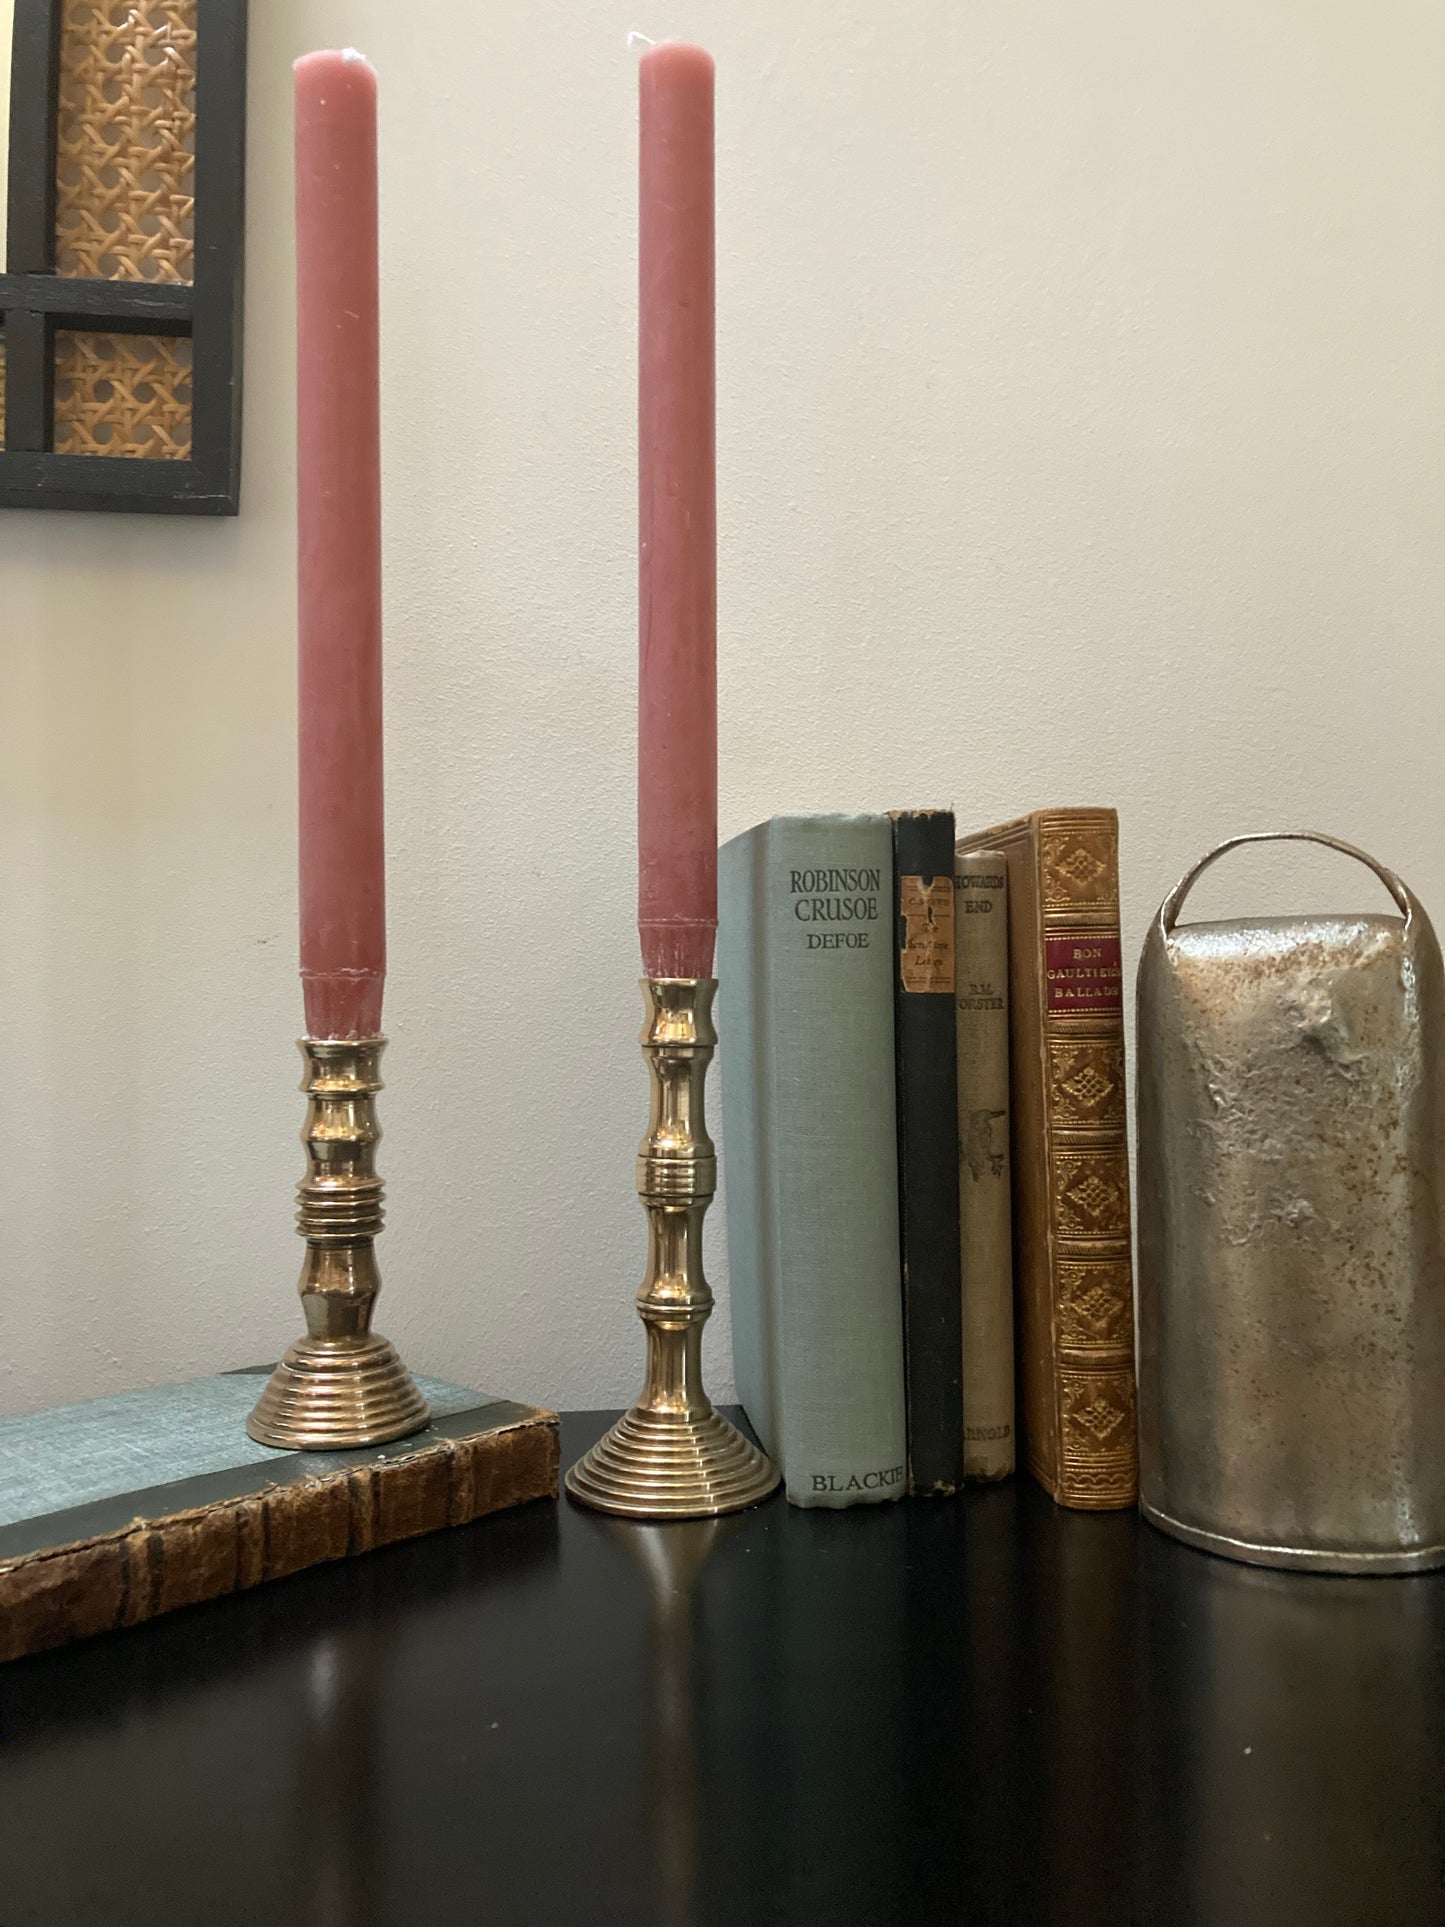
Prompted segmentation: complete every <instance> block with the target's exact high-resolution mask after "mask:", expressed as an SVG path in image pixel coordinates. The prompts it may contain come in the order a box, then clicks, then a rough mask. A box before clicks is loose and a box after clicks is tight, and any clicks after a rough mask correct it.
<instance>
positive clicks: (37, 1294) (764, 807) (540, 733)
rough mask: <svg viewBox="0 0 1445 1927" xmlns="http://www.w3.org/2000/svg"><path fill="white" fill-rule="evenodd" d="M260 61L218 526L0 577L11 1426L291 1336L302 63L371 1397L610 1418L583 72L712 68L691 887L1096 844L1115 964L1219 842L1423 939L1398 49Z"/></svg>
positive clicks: (633, 1237)
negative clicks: (405, 1389) (1037, 821)
mask: <svg viewBox="0 0 1445 1927" xmlns="http://www.w3.org/2000/svg"><path fill="white" fill-rule="evenodd" d="M462 21H464V22H465V25H461V24H459V23H460V22H462ZM252 23H253V25H252V46H251V87H250V97H251V119H250V135H249V138H250V154H251V161H250V183H249V192H250V221H249V237H248V245H249V261H248V299H247V343H246V348H247V354H246V423H245V440H246V459H245V481H244V506H243V510H242V513H241V516H240V519H239V520H238V521H234V522H222V523H210V524H206V523H195V522H190V523H188V522H178V521H166V520H146V519H144V518H132V517H120V516H117V517H113V518H99V517H82V516H68V515H34V516H29V515H22V514H18V513H10V514H6V515H4V516H3V518H0V625H3V627H0V644H3V647H0V732H3V735H0V799H3V800H0V839H3V841H0V849H3V859H0V861H3V869H0V1186H3V1196H0V1315H3V1333H0V1408H4V1409H11V1410H22V1409H25V1408H28V1407H30V1406H34V1405H38V1404H42V1403H45V1402H48V1401H51V1400H57V1399H63V1398H71V1397H78V1396H81V1395H84V1394H88V1393H93V1392H101V1391H106V1390H113V1389H119V1388H122V1387H126V1386H132V1385H138V1384H142V1383H145V1382H147V1381H150V1380H154V1379H159V1378H163V1377H166V1376H168V1375H172V1374H177V1373H183V1372H194V1371H202V1370H207V1369H213V1368H219V1367H224V1366H229V1365H237V1364H242V1363H246V1362H250V1361H253V1360H256V1359H259V1358H263V1357H266V1356H269V1355H272V1354H274V1353H275V1352H276V1351H277V1350H278V1348H279V1347H280V1346H281V1345H282V1344H283V1343H284V1342H285V1341H286V1340H287V1339H288V1338H289V1337H290V1336H292V1335H293V1332H294V1331H295V1329H296V1328H297V1307H296V1303H295V1300H294V1298H293V1297H292V1290H293V1283H294V1278H295V1274H296V1270H297V1265H298V1260H299V1245H298V1243H297V1240H296V1238H295V1236H294V1234H293V1232H292V1230H291V1203H290V1191H291V1186H292V1184H293V1182H294V1180H295V1178H296V1177H297V1175H298V1174H299V1169H300V1151H299V1147H298V1145H297V1143H296V1133H297V1130H298V1128H299V1125H300V1117H301V1105H300V1100H299V1097H298V1096H297V1094H296V1090H295V1085H296V1079H297V1073H298V1068H299V1067H298V1061H297V1059H296V1056H295V1052H294V1049H293V1046H292V1042H291V1040H292V1038H293V1036H294V1035H295V1033H296V1031H297V1029H298V1027H299V1021H300V997H299V993H298V990H297V986H296V978H295V968H294V950H295V935H294V913H293V897H294V884H295V864H294V847H293V846H294V804H293V796H294V780H295V779H294V750H293V733H294V699H293V690H292V672H293V649H294V635H293V593H294V573H293V557H292V536H291V526H292V522H291V518H292V489H293V461H292V323H291V301H292V276H291V260H290V250H291V231H290V180H289V167H290V160H289V153H290V138H291V136H290V70H289V67H290V61H291V58H292V56H293V55H294V54H296V53H298V52H300V51H301V50H303V49H304V48H307V47H310V46H314V45H318V44H319V45H327V44H331V45H335V44H341V43H345V42H348V41H350V42H353V43H355V44H356V45H358V46H360V47H362V48H363V49H364V50H365V51H366V52H367V53H368V54H369V55H370V56H371V57H372V59H373V60H374V61H375V62H376V64H377V66H378V67H379V69H380V71H381V77H382V101H383V114H382V134H383V154H382V218H383V245H384V264H383V276H384V300H383V311H384V324H385V340H384V350H383V352H384V367H385V380H386V403H385V461H386V501H387V623H386V627H387V651H388V658H387V661H388V667H387V700H388V705H389V709H388V756H389V765H388V782H389V805H388V832H389V837H390V879H391V964H392V974H391V984H390V990H389V994H388V1000H387V1002H388V1029H389V1030H390V1032H391V1034H392V1037H393V1039H394V1042H393V1045H392V1050H391V1054H390V1063H389V1067H388V1068H389V1075H390V1078H391V1080H392V1081H391V1085H390V1088H389V1090H388V1092H387V1094H386V1097H385V1099H384V1100H383V1102H384V1107H385V1108H384V1111H383V1121H384V1124H385V1126H386V1131H387V1139H386V1144H385V1146H384V1150H385V1157H384V1160H383V1169H384V1171H385V1174H386V1176H387V1177H388V1179H389V1180H390V1185H391V1202H392V1211H391V1226H390V1229H389V1230H388V1232H387V1234H386V1237H385V1239H384V1241H383V1244H382V1247H381V1251H382V1257H383V1264H384V1272H385V1276H386V1279H387V1285H388V1289H387V1293H386V1295H385V1296H384V1298H383V1301H382V1309H383V1314H384V1315H383V1317H382V1319H381V1324H382V1326H383V1328H384V1329H385V1330H386V1331H387V1332H388V1333H389V1334H391V1335H392V1336H393V1337H395V1338H396V1339H397V1340H398V1341H399V1342H400V1343H401V1344H402V1346H403V1348H404V1350H405V1353H406V1355H407V1356H408V1358H409V1359H410V1361H411V1362H412V1364H413V1365H414V1366H416V1367H417V1368H419V1369H424V1370H427V1371H431V1372H437V1373H443V1374H449V1375H452V1376H456V1377H460V1378H463V1379H470V1380H471V1381H472V1382H474V1383H475V1384H477V1385H479V1386H484V1387H489V1388H493V1389H496V1390H500V1391H505V1392H509V1393H512V1394H514V1395H517V1396H521V1397H525V1398H535V1399H538V1400H544V1401H548V1402H552V1403H560V1404H563V1405H577V1404H586V1403H607V1402H612V1401H618V1400H621V1399H622V1398H624V1397H626V1396H630V1394H631V1392H632V1390H633V1389H634V1385H635V1381H636V1379H637V1376H638V1370H639V1360H640V1355H641V1353H640V1342H639V1336H638V1330H637V1327H636V1324H635V1321H634V1319H633V1317H632V1313H631V1310H630V1299H631V1295H632V1292H633V1289H634V1288H635V1285H636V1282H637V1279H638V1276H639V1271H640V1262H641V1233H642V1220H641V1216H640V1213H639V1211H638V1207H637V1205H636V1202H635V1200H634V1198H633V1196H632V1192H631V1165H632V1151H633V1146H634V1143H635V1140H636V1137H637V1135H638V1133H639V1131H640V1128H641V1123H642V1104H643V1093H644V1084H643V1074H642V1069H641V1064H640V1060H639V1058H638V1055H637V1052H636V1049H635V1046H634V1044H633V1041H632V1040H633V1037H634V1035H635V1032H636V1029H637V1023H638V1004H637V997H636V992H635V988H634V978H635V975H636V960H635V940H634V936H633V930H632V915H633V902H632V893H633V867H632V866H633V854H632V821H633V790H632V784H633V764H632V754H633V720H632V719H633V674H634V671H633V652H634V618H633V583H634V561H633V556H634V512H633V407H634V388H633V316H634V293H633V287H634V251H633V249H634V240H633V237H634V216H633V191H634V190H633V181H634V172H635V157H634V99H635V80H634V75H633V59H634V57H633V56H632V55H631V54H630V53H629V52H628V49H627V46H626V35H627V30H628V29H629V28H633V27H636V28H640V29H645V30H646V31H648V32H650V33H653V34H688V35H694V36H696V37H698V38H701V39H704V40H706V41H707V42H708V43H709V44H710V45H711V46H712V47H713V49H714V51H715V52H716V54H717V57H718V67H719V76H720V83H719V95H718V127H719V136H720V152H719V164H718V182H719V209H718V229H719V241H720V251H721V252H720V262H719V275H718V286H719V301H720V316H719V361H720V371H721V375H720V379H721V392H720V397H719V433H720V464H721V481H720V489H721V517H720V520H721V542H722V555H721V584H720V586H721V596H720V604H721V636H720V656H721V662H722V671H721V675H722V683H721V709H722V744H721V757H722V817H723V827H724V831H725V833H728V834H730V833H731V832H733V831H734V830H737V829H739V828H742V827H743V826H744V825H746V824H747V823H749V822H751V821H753V820H755V819H756V818H758V817H760V816H763V815H766V814H768V813H769V812H771V811H774V810H781V809H794V810H797V809H826V808H860V807H873V808H885V807H888V806H890V805H896V804H908V803H930V802H941V801H947V800H952V802H953V803H954V804H955V806H956V807H957V809H958V811H959V813H960V816H961V817H962V818H963V819H964V820H966V821H967V822H970V823H974V822H984V821H992V820H995V819H996V818H997V817H998V816H1001V815H1005V814H1010V813H1012V812H1014V811H1016V810H1019V809H1022V808H1026V807H1029V806H1031V805H1034V804H1039V803H1055V802H1101V801H1113V802H1115V803H1117V805H1118V807H1119V809H1120V812H1121V815H1122V818H1123V838H1124V841H1123V879H1124V909H1125V920H1126V926H1125V927H1126V949H1127V950H1128V951H1129V952H1131V953H1135V952H1137V947H1138V941H1139V938H1140V934H1141V930H1142V926H1143V924H1144V922H1145V920H1146V918H1147V916H1148V914H1149V913H1150V911H1151V910H1152V909H1153V908H1154V906H1155V905H1156V904H1157V903H1158V901H1159V899H1160V898H1161V897H1162V895H1163V894H1164V892H1165V891H1166V889H1167V888H1168V887H1169V885H1170V884H1171V883H1172V882H1173V881H1174V879H1175V877H1176V876H1177V875H1178V873H1179V872H1180V871H1181V870H1182V869H1183V868H1184V867H1185V866H1186V864H1187V863H1188V862H1189V861H1190V860H1191V859H1192V858H1193V857H1194V856H1195V855H1196V854H1198V853H1199V852H1201V851H1202V850H1203V848H1204V847H1206V845H1207V844H1208V843H1209V842H1211V841H1212V840H1214V839H1215V838H1217V837H1220V836H1222V835H1224V834H1226V833H1228V832H1231V831H1234V830H1239V829H1247V828H1251V827H1256V826H1265V825H1279V824H1312V825H1313V824H1317V825H1321V826H1324V827H1326V828H1330V829H1333V830H1334V831H1336V832H1337V833H1339V834H1342V835H1345V836H1347V837H1350V838H1352V839H1354V840H1357V841H1360V842H1362V843H1364V844H1366V845H1367V846H1369V847H1370V848H1372V849H1373V850H1375V851H1376V852H1377V853H1378V854H1379V855H1381V856H1382V857H1384V858H1385V859H1386V861H1389V862H1393V863H1394V864H1396V865H1397V866H1398V867H1399V868H1400V869H1401V870H1402V871H1403V872H1404V874H1405V875H1406V876H1407V878H1409V880H1410V881H1411V882H1412V883H1413V884H1414V885H1415V887H1416V888H1417V890H1419V891H1420V893H1421V894H1422V895H1423V896H1424V898H1425V899H1426V901H1427V902H1428V903H1431V904H1433V905H1434V906H1435V908H1436V911H1437V914H1438V915H1440V916H1441V918H1442V919H1445V847H1442V844H1441V839H1440V828H1441V818H1440V803H1439V787H1440V782H1441V755H1440V742H1441V717H1442V709H1445V662H1442V649H1441V639H1440V611H1441V608H1442V606H1445V528H1442V510H1445V491H1442V484H1445V419H1442V407H1445V348H1442V342H1445V14H1442V13H1441V11H1440V9H1439V8H1438V6H1435V5H1433V4H1427V3H1426V0H1381V4H1378V5H1375V6H1372V7H1361V6H1359V5H1358V4H1355V0H1202V3H1201V4H1199V5H1196V6H1192V7H1163V6H1159V5H1158V4H1157V0H1093V4H1091V5H1089V6H1079V5H1077V4H1076V3H1075V0H970V4H968V5H966V6H965V5H961V4H957V0H928V3H926V4H925V3H924V0H894V4H892V5H890V6H887V7H884V6H880V5H878V4H877V0H868V4H862V3H861V0H787V4H780V0H711V3H710V4H707V3H705V0H698V3H697V4H694V5H686V6H684V5H672V4H670V3H668V0H651V4H650V5H648V4H639V3H638V0H627V4H625V5H624V4H621V0H566V4H564V3H563V0H546V4H543V3H542V0H532V4H529V5H526V6H516V7H502V6H497V5H486V6H476V7H471V6H468V7H457V6H450V5H443V4H441V0H415V3H414V4H412V5H408V6H396V5H394V4H382V0H350V4H346V3H344V0H288V3H284V4H283V0H252ZM1318 876H1319V880H1318V881H1316V880H1315V878H1316V873H1315V872H1313V871H1311V872H1309V873H1308V875H1307V876H1304V877H1301V876H1299V875H1298V874H1295V875H1291V868H1290V865H1289V864H1276V865H1275V867H1274V868H1273V870H1270V871H1267V870H1266V866H1265V864H1264V861H1263V859H1256V860H1255V861H1254V862H1253V864H1252V865H1251V866H1250V867H1249V868H1248V869H1247V870H1246V868H1245V867H1244V866H1241V868H1240V870H1239V871H1238V872H1237V881H1236V883H1235V884H1234V886H1233V888H1232V889H1231V887H1230V886H1229V884H1228V880H1227V877H1221V879H1220V881H1219V883H1218V884H1217V885H1216V884H1214V883H1213V882H1211V885H1210V887H1209V891H1208V895H1207V896H1205V895H1203V894H1201V899H1200V902H1201V908H1205V909H1207V908H1209V907H1210V906H1211V905H1213V906H1214V907H1215V908H1216V909H1218V910H1224V909H1226V908H1244V907H1250V906H1258V905H1259V904H1261V903H1263V902H1265V901H1273V902H1280V901H1282V899H1283V897H1286V896H1289V895H1291V894H1293V895H1294V896H1297V897H1298V898H1299V902H1298V903H1297V904H1292V905H1290V906H1289V907H1309V903H1308V900H1312V901H1313V903H1314V904H1315V906H1316V907H1320V908H1327V907H1332V906H1334V905H1344V904H1348V903H1350V902H1352V901H1354V902H1369V901H1376V900H1378V893H1377V892H1375V893H1374V895H1372V891H1373V889H1374V886H1372V885H1371V884H1370V880H1369V879H1368V878H1367V877H1364V876H1363V873H1362V875H1361V879H1360V881H1359V883H1358V884H1356V883H1355V882H1354V881H1353V880H1351V878H1350V877H1349V876H1348V874H1347V873H1345V872H1343V871H1341V872H1340V873H1339V874H1335V873H1334V872H1331V871H1329V870H1324V871H1321V872H1320V873H1318ZM1252 887H1253V888H1254V890H1255V894H1254V895H1253V896H1252V897H1251V896H1250V895H1248V894H1247V892H1248V890H1249V889H1250V888H1252ZM721 1216H722V1214H721V1211H720V1210H719V1211H717V1212H715V1213H714V1218H715V1220H716V1223H715V1224H714V1227H713V1232H712V1241H711V1250H712V1270H713V1274H714V1280H715V1282H716V1283H717V1284H718V1285H719V1287H721V1288H724V1289H722V1290H720V1297H722V1299H723V1307H722V1315H721V1316H720V1317H718V1318H717V1319H716V1320H715V1321H714V1326H713V1334H712V1338H711V1340H710V1359H711V1368H710V1377H711V1383H712V1388H713V1390H714V1392H715V1393H717V1394H723V1393H726V1392H727V1391H728V1389H729V1368H728V1345H727V1319H726V1311H725V1281H726V1262H725V1245H724V1239H723V1237H722V1225H721Z"/></svg>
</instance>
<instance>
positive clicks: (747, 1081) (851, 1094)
mask: <svg viewBox="0 0 1445 1927" xmlns="http://www.w3.org/2000/svg"><path fill="white" fill-rule="evenodd" d="M718 880H719V893H718V912H719V915H718V1037H719V1067H720V1070H721V1073H722V1098H723V1104H722V1114H723V1179H724V1189H725V1191H726V1195H727V1228H728V1261H729V1274H730V1277H731V1309H732V1330H733V1361H734V1369H735V1371H736V1375H737V1389H738V1397H739V1398H740V1400H741V1401H742V1404H743V1407H744V1409H745V1410H746V1412H747V1415H748V1417H749V1419H750V1420H751V1421H752V1424H753V1428H754V1430H755V1431H756V1432H757V1434H758V1437H759V1439H761V1441H762V1443H763V1446H764V1448H765V1449H766V1450H767V1451H768V1452H769V1453H770V1454H771V1456H772V1457H773V1458H774V1460H776V1462H777V1463H778V1465H779V1466H780V1467H781V1468H782V1472H783V1476H784V1479H785V1480H786V1483H787V1491H788V1497H789V1499H790V1500H791V1501H792V1502H793V1504H795V1505H807V1506H846V1505H857V1504H862V1503H870V1502H876V1501H878V1500H883V1499H896V1498H899V1497H900V1496H901V1495H902V1493H903V1491H904V1489H905V1485H906V1456H905V1455H906V1443H905V1429H904V1403H903V1306H902V1298H901V1288H900V1283H899V1274H898V1152H897V1139H896V1136H895V1130H894V1095H893V942H892V922H893V919H892V916H891V913H890V902H891V898H892V838H891V835H890V833H889V826H888V819H887V817H886V816H779V817H774V818H773V819H772V821H771V822H768V823H762V824H759V825H758V827H757V828H756V829H752V830H749V831H747V832H746V833H745V834H744V835H742V836H739V837H734V838H733V840H732V841H731V842H730V843H726V844H724V845H723V848H722V851H721V855H720V861H719V879H718Z"/></svg>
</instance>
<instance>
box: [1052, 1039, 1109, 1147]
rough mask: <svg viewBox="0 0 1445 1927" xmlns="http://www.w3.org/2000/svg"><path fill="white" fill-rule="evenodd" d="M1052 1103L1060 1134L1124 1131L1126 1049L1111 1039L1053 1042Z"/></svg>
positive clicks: (1056, 1126)
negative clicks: (1067, 1132) (1062, 1131)
mask: <svg viewBox="0 0 1445 1927" xmlns="http://www.w3.org/2000/svg"><path fill="white" fill-rule="evenodd" d="M1048 1051H1049V1101H1050V1104H1051V1105H1052V1108H1053V1118H1054V1127H1055V1129H1056V1130H1079V1131H1091V1130H1092V1131H1098V1130H1115V1129H1121V1128H1122V1127H1123V1124H1124V1045H1123V1041H1122V1039H1117V1038H1111V1037H1090V1038H1085V1039H1081V1040H1075V1039H1074V1038H1070V1037H1064V1038H1051V1039H1050V1041H1049V1047H1048Z"/></svg>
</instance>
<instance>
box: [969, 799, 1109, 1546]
mask: <svg viewBox="0 0 1445 1927" xmlns="http://www.w3.org/2000/svg"><path fill="white" fill-rule="evenodd" d="M958 848H959V852H960V854H965V853H968V852H970V851H973V850H998V851H1000V852H1002V854H1003V856H1004V857H1005V859H1006V861H1007V865H1008V912H1009V933H1008V934H1009V1048H1010V1100H1011V1102H1010V1108H1011V1111H1012V1116H1011V1119H1010V1134H1011V1162H1012V1166H1013V1220H1014V1265H1015V1279H1016V1291H1017V1311H1018V1320H1017V1338H1018V1354H1017V1374H1018V1389H1019V1394H1020V1401H1021V1407H1022V1411H1021V1418H1022V1431H1023V1452H1024V1460H1025V1463H1026V1464H1027V1466H1028V1469H1029V1471H1030V1472H1031V1473H1033V1475H1034V1477H1035V1478H1036V1479H1038V1480H1039V1482H1040V1483H1041V1484H1042V1485H1043V1486H1044V1487H1045V1488H1046V1489H1047V1490H1048V1491H1049V1492H1050V1493H1051V1494H1052V1495H1053V1497H1054V1498H1055V1499H1056V1500H1057V1501H1058V1502H1059V1504H1061V1505H1068V1506H1078V1507H1081V1508H1086V1509H1096V1510H1108V1509H1111V1508H1116V1507H1122V1506H1131V1505H1133V1504H1134V1503H1135V1502H1136V1500H1137V1498H1138V1493H1139V1447H1138V1422H1137V1417H1136V1410H1135V1390H1134V1300H1133V1276H1132V1268H1131V1262H1130V1238H1129V1158H1128V1147H1127V1142H1126V1135H1125V1083H1124V1006H1123V992H1122V985H1123V973H1122V963H1121V956H1120V945H1119V820H1118V817H1117V815H1116V814H1115V812H1114V811H1113V810H1103V809H1069V810H1038V811H1035V813H1034V814H1033V815H1032V816H1026V817H1021V818H1019V819H1018V820H1017V821H1015V822H1012V823H1004V824H1001V825H999V826H997V827H995V828H993V829H988V830H982V831H980V832H978V833H977V834H976V835H969V836H966V837H963V838H962V839H961V840H960V842H959V845H958Z"/></svg>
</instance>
